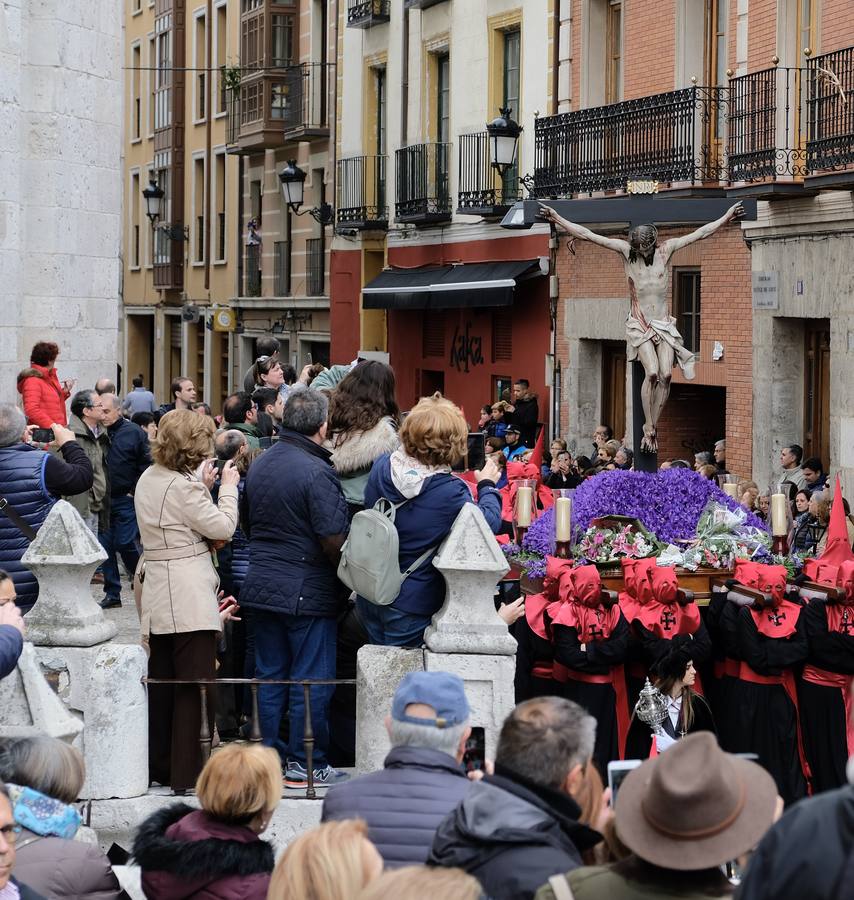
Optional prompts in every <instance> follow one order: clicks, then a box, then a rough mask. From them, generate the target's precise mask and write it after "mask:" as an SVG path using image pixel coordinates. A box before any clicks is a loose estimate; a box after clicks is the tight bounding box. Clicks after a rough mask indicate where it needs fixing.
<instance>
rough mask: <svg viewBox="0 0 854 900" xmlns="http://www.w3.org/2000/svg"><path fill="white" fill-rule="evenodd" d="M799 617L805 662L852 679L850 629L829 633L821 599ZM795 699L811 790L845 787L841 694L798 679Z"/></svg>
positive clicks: (853, 663) (853, 639) (853, 643)
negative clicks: (806, 653)
mask: <svg viewBox="0 0 854 900" xmlns="http://www.w3.org/2000/svg"><path fill="white" fill-rule="evenodd" d="M852 612H854V610H853V611H852ZM801 617H802V618H803V619H804V625H805V627H806V635H807V643H808V645H809V656H808V657H807V662H808V663H811V664H812V665H814V666H816V667H818V668H820V669H825V670H826V671H828V672H838V673H840V674H843V675H847V676H849V678H850V677H851V676H854V629H851V630H850V631H849V633H848V634H846V633H845V632H844V631H842V632H833V633H831V632H829V631H828V626H827V604H826V602H825V601H824V600H818V599H814V600H810V602H809V603H808V604H807V606H806V608H805V609H804V611H803V612H802V613H801ZM798 696H799V698H800V714H801V727H802V729H803V735H804V748H805V750H806V755H807V759H808V760H809V764H810V768H811V769H812V782H813V790H814V791H815V792H816V793H818V792H819V791H829V790H833V789H834V788H838V787H842V786H843V785H844V784H847V779H846V776H845V764H846V763H847V761H848V740H847V731H846V727H845V724H846V723H845V716H846V713H845V701H844V699H843V696H842V691H841V690H840V689H839V688H837V687H824V686H822V685H819V684H813V683H812V682H811V681H807V680H805V679H803V678H801V679H799V681H798Z"/></svg>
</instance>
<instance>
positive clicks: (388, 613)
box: [356, 597, 433, 647]
mask: <svg viewBox="0 0 854 900" xmlns="http://www.w3.org/2000/svg"><path fill="white" fill-rule="evenodd" d="M356 612H357V613H358V616H359V619H360V620H361V622H362V624H363V625H364V626H365V631H367V632H368V638H369V643H371V644H378V645H380V646H387V647H420V646H421V645H422V644H423V643H424V629H425V628H426V627H427V626H428V625H429V624H430V621H431V619H432V618H433V616H419V615H418V614H417V613H408V612H403V611H402V610H399V609H395V608H394V606H393V605H392V606H377V605H376V604H375V603H369V602H368V601H367V600H363V599H362V598H361V597H359V598H357V600H356Z"/></svg>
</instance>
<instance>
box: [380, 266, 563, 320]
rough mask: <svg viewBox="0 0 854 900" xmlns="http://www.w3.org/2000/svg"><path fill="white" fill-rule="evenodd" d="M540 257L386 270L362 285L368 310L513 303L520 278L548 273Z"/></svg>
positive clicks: (447, 307)
mask: <svg viewBox="0 0 854 900" xmlns="http://www.w3.org/2000/svg"><path fill="white" fill-rule="evenodd" d="M544 269H547V267H546V266H545V265H541V263H540V260H539V259H517V260H503V261H502V262H484V263H461V264H460V265H456V266H425V267H422V268H417V269H393V268H392V269H386V270H385V271H383V272H380V274H379V275H377V277H376V278H375V279H374V280H373V281H371V282H369V283H368V284H366V285H365V286H364V287H363V288H362V306H363V307H364V308H365V309H459V308H461V307H476V306H510V305H512V303H513V294H514V291H515V290H516V285H517V284H518V283H519V282H520V281H524V280H526V279H528V278H534V277H536V276H538V275H545V274H546V272H545V271H543V270H544Z"/></svg>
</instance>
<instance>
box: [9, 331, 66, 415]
mask: <svg viewBox="0 0 854 900" xmlns="http://www.w3.org/2000/svg"><path fill="white" fill-rule="evenodd" d="M57 356H59V345H58V344H54V343H50V342H48V341H39V342H38V343H37V344H36V345H35V346H34V347H33V351H32V353H30V367H29V368H28V369H24V370H23V371H22V372H20V373H19V374H18V392H19V393H20V395H21V399H22V401H23V404H24V413H25V414H26V416H27V422H28V423H29V424H30V425H35V426H37V427H38V428H50V427H51V425H53V424H54V422H58V423H59V424H60V425H65V426H67V425H68V414H67V413H66V411H65V401H66V400H67V399H68V398H69V397H70V396H71V392H72V390H74V384H75V382H74V380H73V379H67V380H65V381H63V382H62V383H61V384H60V381H59V376H58V375H57V374H56V367H55V366H56V358H57Z"/></svg>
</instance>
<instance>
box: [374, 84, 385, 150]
mask: <svg viewBox="0 0 854 900" xmlns="http://www.w3.org/2000/svg"><path fill="white" fill-rule="evenodd" d="M385 75H386V73H385V69H374V91H375V95H376V101H377V133H376V142H377V156H384V155H385V148H386V80H385Z"/></svg>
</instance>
